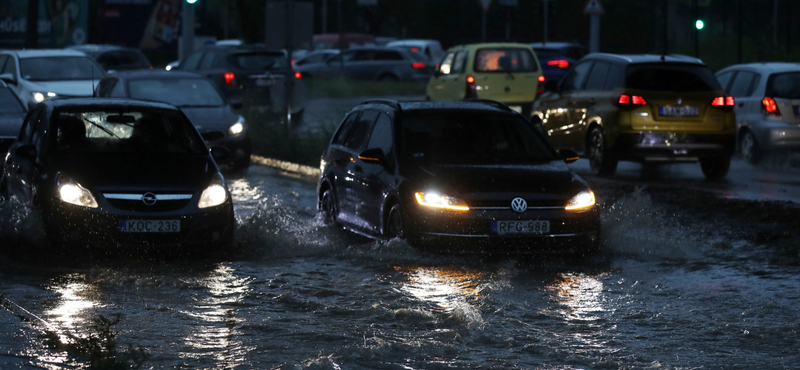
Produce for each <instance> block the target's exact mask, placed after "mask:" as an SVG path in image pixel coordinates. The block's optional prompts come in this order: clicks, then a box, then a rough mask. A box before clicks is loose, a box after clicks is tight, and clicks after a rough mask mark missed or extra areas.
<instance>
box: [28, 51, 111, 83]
mask: <svg viewBox="0 0 800 370" xmlns="http://www.w3.org/2000/svg"><path fill="white" fill-rule="evenodd" d="M19 71H20V74H21V75H22V78H24V79H26V80H30V81H69V80H92V79H100V78H101V77H103V76H104V75H105V72H104V71H103V70H102V69H100V68H99V67H97V65H95V64H94V63H93V62H92V60H91V59H89V58H88V57H42V58H25V59H20V60H19Z"/></svg>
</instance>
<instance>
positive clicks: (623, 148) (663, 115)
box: [531, 53, 736, 180]
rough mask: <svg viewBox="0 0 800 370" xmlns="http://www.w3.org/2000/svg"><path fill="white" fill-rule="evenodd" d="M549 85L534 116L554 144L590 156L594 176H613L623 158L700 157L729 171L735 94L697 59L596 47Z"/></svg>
mask: <svg viewBox="0 0 800 370" xmlns="http://www.w3.org/2000/svg"><path fill="white" fill-rule="evenodd" d="M545 87H546V89H547V90H548V91H547V92H546V93H545V94H543V95H542V96H541V97H540V99H539V100H537V101H536V103H535V104H534V111H533V115H532V117H531V121H532V122H533V123H534V124H536V125H538V126H539V128H540V129H541V130H542V132H543V133H544V134H545V135H546V136H547V140H548V141H549V142H550V143H551V144H552V145H553V146H555V147H557V148H570V149H573V150H575V151H577V152H578V153H581V154H582V155H583V156H585V157H587V158H588V159H589V163H590V165H591V168H592V172H593V173H594V174H596V175H605V176H610V175H613V174H614V172H615V171H616V169H617V162H618V161H620V160H628V161H636V162H641V163H645V164H659V163H692V162H700V166H701V168H702V170H703V174H704V175H705V177H706V178H708V179H711V180H718V179H721V178H723V177H725V175H726V174H727V173H728V169H729V167H730V161H731V155H732V154H733V151H734V149H735V140H736V131H735V130H736V121H735V115H734V112H733V106H734V98H733V97H732V96H729V95H727V94H726V93H725V91H724V90H723V89H722V87H721V86H720V84H719V83H718V82H717V80H716V78H714V73H713V72H712V71H711V69H710V68H708V67H707V66H706V65H705V64H704V63H703V62H702V61H700V60H699V59H695V58H690V57H683V56H660V55H615V54H604V53H594V54H589V55H588V56H586V57H584V58H583V59H581V60H580V61H579V62H578V63H576V64H575V66H574V67H572V69H571V70H570V71H569V72H568V73H567V74H566V75H565V76H564V78H563V79H561V81H560V83H558V84H556V83H554V81H553V82H550V81H548V82H547V83H546V86H545Z"/></svg>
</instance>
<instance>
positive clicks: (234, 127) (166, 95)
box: [97, 70, 252, 169]
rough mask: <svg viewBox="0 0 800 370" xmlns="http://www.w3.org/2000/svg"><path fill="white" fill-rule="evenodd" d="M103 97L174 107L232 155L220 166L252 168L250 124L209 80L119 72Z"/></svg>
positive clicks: (101, 88) (106, 81) (102, 88)
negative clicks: (152, 102)
mask: <svg viewBox="0 0 800 370" xmlns="http://www.w3.org/2000/svg"><path fill="white" fill-rule="evenodd" d="M97 95H98V96H101V97H127V98H134V99H143V100H152V101H159V102H164V103H169V104H172V105H174V106H176V107H178V108H180V109H181V110H182V111H183V113H184V114H186V116H187V117H189V120H190V121H192V123H193V124H194V126H195V127H196V128H197V131H199V132H200V135H202V136H203V139H204V140H205V141H206V144H207V145H209V146H224V147H226V148H228V151H230V153H231V155H230V156H229V157H227V158H226V159H225V160H224V161H222V162H221V163H220V164H225V165H230V166H231V167H233V168H234V169H239V168H245V167H247V166H248V165H249V164H250V153H251V145H252V144H251V140H250V135H249V130H248V128H247V123H246V122H245V119H244V117H242V116H241V115H240V114H239V113H238V112H237V111H236V109H237V108H239V107H241V102H240V101H238V100H236V99H235V98H234V99H233V100H232V101H229V100H228V99H227V98H225V97H224V96H223V95H222V94H221V93H220V92H219V90H218V89H217V88H216V87H215V86H214V84H213V83H211V82H210V81H209V80H208V79H206V78H205V77H203V76H200V75H198V74H196V73H192V72H181V71H176V72H167V71H155V70H141V71H125V72H117V73H113V74H110V75H108V76H107V77H105V78H103V79H102V80H101V81H100V83H99V85H98V89H97Z"/></svg>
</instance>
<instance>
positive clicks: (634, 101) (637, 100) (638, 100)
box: [617, 94, 647, 105]
mask: <svg viewBox="0 0 800 370" xmlns="http://www.w3.org/2000/svg"><path fill="white" fill-rule="evenodd" d="M617 104H619V105H646V104H647V100H644V97H642V96H640V95H627V94H622V95H620V96H619V99H617Z"/></svg>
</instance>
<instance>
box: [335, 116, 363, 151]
mask: <svg viewBox="0 0 800 370" xmlns="http://www.w3.org/2000/svg"><path fill="white" fill-rule="evenodd" d="M358 116H359V113H358V112H356V113H350V114H348V115H347V118H345V119H344V122H342V124H341V125H340V126H339V130H338V131H336V135H334V137H333V141H332V142H331V143H332V144H336V145H344V141H345V139H347V132H348V131H350V128H351V127H353V123H354V122H355V121H356V120H357V119H358Z"/></svg>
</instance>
